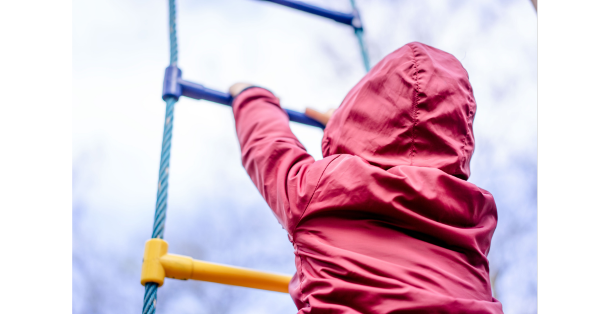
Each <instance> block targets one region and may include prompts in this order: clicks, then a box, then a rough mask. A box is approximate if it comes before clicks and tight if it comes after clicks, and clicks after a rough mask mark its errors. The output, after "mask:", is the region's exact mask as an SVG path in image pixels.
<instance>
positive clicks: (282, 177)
mask: <svg viewBox="0 0 600 314" xmlns="http://www.w3.org/2000/svg"><path fill="white" fill-rule="evenodd" d="M232 106H233V115H234V118H235V127H236V131H237V136H238V139H239V142H240V148H241V151H242V164H243V166H244V168H245V169H246V171H247V172H248V175H249V176H250V179H252V182H254V185H256V187H257V188H258V191H259V192H260V194H262V196H263V198H264V199H265V201H266V202H267V204H268V205H269V207H271V209H272V210H273V213H274V214H275V216H276V217H277V220H278V221H279V223H280V224H281V225H282V226H283V227H284V228H285V229H286V230H287V231H288V232H289V233H290V234H292V233H293V229H294V228H295V226H296V224H297V223H298V221H299V219H300V217H301V216H302V214H303V212H304V210H305V209H306V207H307V206H308V204H309V203H310V199H311V197H312V194H313V193H314V191H315V189H316V187H317V185H318V181H319V179H320V176H321V174H322V173H323V171H324V170H325V168H324V167H326V165H325V166H322V164H323V163H322V162H317V163H316V164H315V160H314V158H313V157H312V156H311V155H309V154H308V153H307V152H306V149H305V148H304V146H302V144H301V143H300V142H299V141H298V139H297V138H296V136H294V134H293V133H292V130H291V129H290V126H289V117H288V115H287V113H286V112H285V111H284V110H283V109H282V108H281V107H280V105H279V99H278V98H277V97H275V96H274V95H273V94H272V93H271V92H269V91H268V90H266V89H263V88H259V87H251V88H248V89H246V90H244V91H242V92H241V93H240V94H238V95H237V96H236V97H235V99H234V101H233V104H232Z"/></svg>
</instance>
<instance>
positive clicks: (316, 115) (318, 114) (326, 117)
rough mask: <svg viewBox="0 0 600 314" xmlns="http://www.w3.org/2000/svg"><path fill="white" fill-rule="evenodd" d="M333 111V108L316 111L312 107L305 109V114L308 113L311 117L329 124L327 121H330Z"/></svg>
mask: <svg viewBox="0 0 600 314" xmlns="http://www.w3.org/2000/svg"><path fill="white" fill-rule="evenodd" d="M332 113H333V109H331V110H329V111H327V112H326V113H322V112H319V111H316V110H314V109H312V108H306V110H305V111H304V114H306V115H307V116H308V117H309V118H313V119H315V120H317V121H319V122H321V123H322V124H323V125H327V122H329V118H330V117H331V114H332Z"/></svg>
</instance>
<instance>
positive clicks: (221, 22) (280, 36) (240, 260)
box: [73, 0, 537, 313]
mask: <svg viewBox="0 0 600 314" xmlns="http://www.w3.org/2000/svg"><path fill="white" fill-rule="evenodd" d="M310 2H311V3H315V4H319V5H322V6H324V7H328V8H332V9H336V10H340V11H349V9H350V5H349V1H342V0H339V1H325V0H323V1H310ZM357 5H358V6H359V9H360V10H361V15H362V17H363V24H364V27H365V37H366V42H367V45H368V50H369V52H370V56H371V61H372V63H373V64H374V63H376V62H377V61H379V60H381V59H382V58H383V57H384V56H385V55H386V54H388V53H390V52H392V51H393V50H395V49H397V48H399V47H400V46H402V45H404V44H406V43H408V42H411V41H420V42H423V43H425V44H428V45H431V46H434V47H437V48H439V49H442V50H445V51H447V52H449V53H452V54H453V55H454V56H456V57H457V58H458V59H459V60H460V61H461V62H462V63H463V65H464V67H465V68H466V69H467V71H468V73H469V76H470V80H471V83H472V85H473V89H474V93H475V99H476V101H477V104H478V109H477V115H476V119H475V123H474V128H475V138H476V149H475V155H474V157H473V160H472V162H471V168H472V177H471V178H470V179H469V181H471V182H473V183H475V184H477V185H479V186H481V187H482V188H484V189H487V190H489V191H490V192H492V194H493V195H494V197H495V199H496V202H497V205H498V212H499V223H498V228H497V231H496V234H495V236H494V240H493V244H492V249H491V252H490V268H491V273H492V276H493V277H495V278H496V282H495V286H496V291H495V292H496V294H497V297H498V298H499V299H500V301H501V302H502V303H503V305H504V310H505V313H534V312H537V307H536V302H537V283H536V282H537V275H536V273H537V268H536V264H537V249H536V247H537V223H536V221H537V202H536V196H537V184H536V177H537V133H536V129H537V116H536V110H537V107H536V104H537V26H536V25H537V17H536V13H535V10H534V9H533V6H532V5H531V2H530V1H529V0H512V1H511V0H506V1H481V0H478V1H458V0H455V1H435V0H429V1H414V0H413V1H409V0H405V1H392V0H389V1H384V0H362V1H361V0H357ZM167 26H168V13H167V4H166V1H163V0H161V1H158V0H146V1H141V0H127V1H116V0H106V1H94V2H92V1H83V0H75V1H73V82H74V83H73V224H74V225H73V312H74V313H122V312H125V311H128V312H131V311H133V312H136V311H141V304H142V299H143V287H142V286H141V285H140V284H139V274H140V268H141V258H142V252H143V246H144V241H145V240H146V239H147V238H149V237H150V235H151V229H152V219H153V214H154V203H155V200H156V199H155V198H156V187H157V180H158V166H159V158H160V145H161V141H162V130H163V120H164V102H163V101H162V99H161V97H160V96H161V89H162V75H163V71H164V68H165V67H166V66H167V65H168V61H169V47H168V27H167ZM177 31H178V37H179V67H180V68H181V69H182V70H183V77H184V78H185V79H186V80H191V81H194V82H198V83H201V84H204V85H205V86H207V87H211V88H215V89H219V90H226V89H227V88H228V87H229V85H231V84H232V83H235V82H237V81H248V82H252V83H255V84H257V85H262V86H265V87H267V88H269V89H270V90H272V91H273V92H274V93H275V94H276V95H278V96H279V97H280V98H281V101H282V105H283V106H285V107H287V108H292V109H296V110H303V109H304V108H305V107H306V106H311V107H314V108H317V109H322V110H325V109H328V108H334V107H336V106H337V105H338V104H339V103H340V102H341V100H342V99H343V97H344V96H345V94H346V93H347V92H348V91H349V90H350V88H351V87H352V86H353V85H354V84H356V83H357V82H358V80H359V79H360V78H361V77H362V75H364V69H363V67H362V62H361V59H360V52H359V48H358V45H357V42H356V39H355V37H354V36H353V32H352V30H351V29H350V28H348V27H346V26H344V25H339V24H336V23H334V22H331V21H328V20H323V19H321V18H318V17H315V16H310V15H307V14H304V13H300V12H296V11H293V10H291V9H288V8H284V7H280V6H277V5H275V4H272V3H265V2H262V1H254V0H223V1H208V0H194V1H192V0H184V1H179V2H178V28H177ZM292 129H293V131H294V132H295V133H296V134H297V135H298V137H299V139H300V141H301V142H302V143H303V144H304V145H305V146H306V147H307V149H308V151H309V153H310V154H312V155H313V156H315V158H317V159H319V158H321V152H320V143H321V137H322V131H320V130H318V129H315V128H310V127H305V126H299V125H294V126H293V127H292ZM173 132H174V134H173V148H172V153H171V156H172V158H171V168H170V175H171V176H170V184H169V185H170V187H169V201H168V211H167V225H166V231H165V240H167V241H168V242H169V244H170V249H169V250H170V252H173V253H177V254H183V255H189V256H193V257H194V258H199V259H205V260H208V261H213V262H222V263H227V264H233V265H239V266H246V267H253V268H259V269H264V270H269V271H277V272H283V273H289V274H292V273H293V272H294V271H295V269H294V263H293V248H292V247H291V245H290V244H289V242H288V240H287V237H286V236H285V232H284V231H283V230H282V229H281V227H280V226H279V225H278V223H277V221H276V219H275V218H274V217H273V215H272V214H271V213H270V211H269V209H268V207H267V206H266V204H265V203H264V201H263V200H262V198H261V197H260V195H259V194H258V192H257V191H256V188H255V187H254V186H253V185H252V182H251V181H250V179H249V178H248V176H247V174H246V173H245V171H244V169H243V167H242V166H241V162H240V152H239V145H238V143H237V138H236V135H235V129H234V124H233V117H232V114H231V110H230V108H228V107H225V106H221V105H217V104H212V103H208V102H205V101H200V102H199V101H195V100H190V99H181V100H180V101H179V103H178V104H177V105H176V109H175V118H174V130H173ZM496 274H497V276H496ZM158 298H159V299H158V313H295V312H296V310H295V306H294V304H293V302H292V301H291V299H290V298H289V296H288V295H285V294H279V293H274V292H263V291H255V290H252V289H246V288H237V287H227V286H222V285H218V284H211V283H202V282H190V281H184V282H180V281H175V280H168V281H167V282H166V283H165V285H164V286H163V287H161V288H160V289H159V297H158Z"/></svg>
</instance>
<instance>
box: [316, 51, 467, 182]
mask: <svg viewBox="0 0 600 314" xmlns="http://www.w3.org/2000/svg"><path fill="white" fill-rule="evenodd" d="M476 107H477V105H476V104H475V99H474V97H473V90H472V88H471V84H470V83H469V76H468V74H467V71H466V70H465V69H464V68H463V67H462V65H461V63H460V62H459V61H458V60H457V59H456V58H455V57H454V56H452V55H451V54H449V53H447V52H444V51H441V50H439V49H436V48H433V47H430V46H427V45H424V44H421V43H417V42H413V43H409V44H407V45H405V46H403V47H401V48H400V49H398V50H396V51H394V52H392V53H391V54H389V55H388V56H386V57H385V58H384V59H383V60H381V61H380V62H379V63H378V64H377V65H376V66H375V67H373V69H371V71H369V73H367V75H366V76H365V77H364V78H363V79H362V80H361V81H360V82H358V84H357V85H356V86H354V87H353V88H352V90H350V92H349V93H348V95H346V98H345V99H344V101H343V102H342V104H341V105H340V107H339V108H338V109H337V110H336V111H335V113H334V114H333V116H332V117H331V119H330V120H329V123H328V124H327V127H326V128H325V132H324V134H323V142H322V143H321V147H322V150H323V157H327V156H330V155H335V154H351V155H357V156H360V157H362V158H364V159H365V160H367V161H368V162H369V163H370V164H372V165H375V166H378V167H380V168H382V169H385V170H387V169H389V168H392V167H395V166H400V165H407V166H419V167H431V168H437V169H440V170H442V171H444V172H446V173H448V174H450V175H453V176H456V177H458V178H461V179H463V180H467V179H468V178H469V175H470V170H469V163H470V161H471V156H472V155H473V150H474V147H475V138H474V136H473V119H474V117H475V111H476Z"/></svg>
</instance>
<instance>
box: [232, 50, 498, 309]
mask: <svg viewBox="0 0 600 314" xmlns="http://www.w3.org/2000/svg"><path fill="white" fill-rule="evenodd" d="M230 92H231V94H232V95H233V96H235V99H234V102H233V114H234V117H235V121H236V130H237V134H238V138H239V141H240V146H241V150H242V163H243V165H244V167H245V168H246V170H247V171H248V174H249V175H250V178H251V179H252V181H253V182H254V184H255V185H256V187H257V188H258V190H259V191H260V193H261V194H262V196H263V197H264V199H265V200H266V201H267V203H268V204H269V206H270V207H271V209H272V210H273V212H274V214H275V216H276V217H277V219H278V220H279V223H280V224H281V225H282V226H283V228H285V230H286V231H287V232H288V238H289V240H290V242H292V244H293V246H294V253H295V255H296V259H295V262H296V270H297V272H296V274H295V275H294V277H293V278H292V281H291V282H290V286H289V291H290V295H291V296H292V298H293V300H294V302H295V303H296V306H297V307H298V310H299V312H298V313H502V305H501V304H500V302H498V300H496V299H494V298H493V297H492V290H491V285H490V277H489V266H488V260H487V257H486V256H487V254H488V252H489V249H490V242H491V240H492V234H493V233H494V229H495V227H496V222H497V214H496V205H495V203H494V199H493V197H492V195H491V194H490V193H489V192H487V191H485V190H483V189H480V188H478V187H477V186H475V185H473V184H471V183H469V182H467V181H466V180H467V179H468V178H469V174H470V170H469V162H470V160H471V156H472V154H473V149H474V137H473V118H474V117H475V109H476V104H475V100H474V98H473V91H472V89H471V85H470V83H469V79H468V75H467V72H466V71H465V69H464V68H463V67H462V66H461V64H460V62H459V61H458V60H457V59H456V58H454V57H453V56H452V55H450V54H448V53H446V52H443V51H441V50H438V49H435V48H432V47H429V46H427V45H424V44H421V43H410V44H407V45H405V46H403V47H402V48H400V49H398V50H396V51H394V52H392V53H391V54H390V55H388V56H387V57H385V58H384V59H383V60H382V61H381V62H379V63H378V64H377V65H376V66H375V67H374V68H373V69H372V70H371V71H370V72H369V73H368V74H367V75H366V76H365V77H364V78H363V79H362V80H361V81H360V82H359V83H358V84H357V85H356V86H355V87H354V88H352V90H350V92H349V93H348V95H347V96H346V98H345V99H344V101H343V102H342V104H341V105H340V107H339V108H338V109H337V110H336V111H335V112H334V113H333V115H331V120H328V115H327V114H318V113H317V114H315V112H314V111H312V112H311V111H307V113H308V114H309V115H310V114H311V115H313V116H314V117H316V118H320V119H322V121H323V122H324V123H326V128H325V131H324V134H323V141H322V149H323V159H322V160H319V161H315V160H314V159H313V157H312V156H311V155H309V154H308V153H307V152H306V150H305V148H304V147H303V146H302V144H300V142H299V141H298V140H297V139H296V137H295V136H294V134H293V133H292V132H291V130H290V127H289V120H288V117H287V115H286V113H285V112H284V111H283V110H282V109H281V107H280V106H279V99H278V98H276V97H275V96H274V95H273V94H272V93H271V92H269V91H268V90H266V89H263V88H259V87H254V86H249V85H248V84H243V83H238V84H235V85H233V86H232V87H231V88H230Z"/></svg>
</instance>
